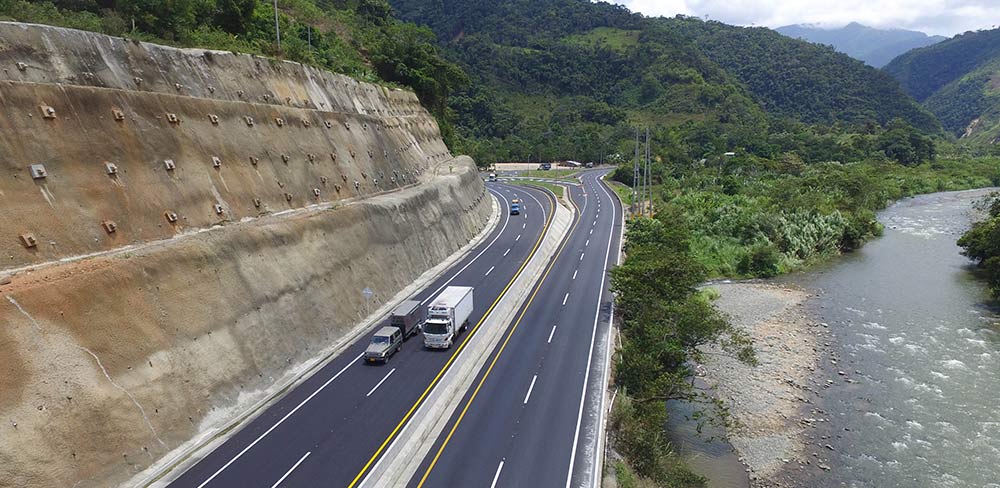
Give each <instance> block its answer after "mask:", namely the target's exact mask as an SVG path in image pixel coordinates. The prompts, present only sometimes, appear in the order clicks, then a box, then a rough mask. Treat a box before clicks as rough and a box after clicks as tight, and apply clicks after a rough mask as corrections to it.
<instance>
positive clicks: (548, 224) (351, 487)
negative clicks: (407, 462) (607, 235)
mask: <svg viewBox="0 0 1000 488" xmlns="http://www.w3.org/2000/svg"><path fill="white" fill-rule="evenodd" d="M528 196H529V197H531V199H532V200H534V201H535V203H537V204H538V208H540V209H544V208H545V207H544V206H543V205H542V202H540V201H539V200H538V199H537V198H535V196H534V195H532V194H531V193H528ZM545 196H546V197H548V200H547V202H548V203H549V205H551V207H552V212H550V213H549V214H548V216H546V215H545V211H544V210H543V211H542V221H543V222H545V224H544V225H543V226H542V232H541V233H540V234H539V236H538V240H537V241H535V245H534V247H532V248H531V252H529V253H528V257H527V258H526V259H525V260H524V262H522V263H521V267H520V268H518V270H517V272H516V273H514V277H513V278H511V279H510V281H508V282H507V286H505V287H504V289H503V290H502V291H501V292H500V294H499V295H498V296H497V298H496V300H494V301H493V303H492V304H491V305H490V307H489V308H488V309H486V313H484V314H483V316H482V317H481V318H480V319H479V322H478V323H476V326H475V327H473V328H472V330H471V331H470V332H469V333H468V334H466V336H465V338H464V339H462V343H461V344H459V345H458V348H457V349H456V350H455V352H454V353H453V354H452V355H451V356H449V357H448V361H446V362H445V364H444V366H442V367H441V369H440V370H439V371H438V373H437V375H436V376H434V379H433V380H431V382H430V384H429V385H427V388H425V389H424V391H423V393H421V394H420V397H419V398H417V400H416V401H415V402H414V403H413V406H411V407H410V409H409V410H408V411H407V412H406V414H405V415H403V418H402V419H400V421H399V422H398V423H397V424H396V427H395V428H393V429H392V432H390V433H389V435H388V436H387V437H386V438H385V440H384V441H382V444H381V445H380V446H379V448H378V449H376V450H375V452H374V453H373V454H372V456H371V457H370V458H369V459H368V462H366V463H365V465H364V467H362V468H361V470H360V471H358V474H357V476H355V477H354V480H353V481H351V484H349V485H347V488H354V487H355V486H357V484H358V482H359V481H362V480H361V478H362V476H365V473H368V470H369V468H371V467H372V465H373V464H374V465H376V466H377V464H376V461H378V463H381V462H382V459H380V458H379V457H380V456H381V455H382V453H383V452H384V451H385V449H386V447H390V443H391V444H392V445H395V443H396V440H397V439H396V434H398V433H399V431H400V430H401V429H402V428H403V427H404V426H405V425H406V423H407V422H408V421H409V420H410V417H412V416H413V413H414V412H416V410H417V408H419V407H420V405H421V404H422V403H423V401H424V399H425V398H427V395H429V394H430V392H431V390H433V389H434V387H435V386H436V385H437V383H438V381H440V380H441V377H442V376H443V375H444V373H445V372H446V371H447V370H448V368H449V367H450V366H451V364H452V363H453V362H455V359H456V358H457V357H458V355H459V354H461V353H462V351H464V350H465V346H466V344H468V342H469V339H470V338H471V337H473V336H474V335H475V334H476V331H477V330H479V327H480V326H482V325H483V322H485V321H486V319H488V318H489V317H490V315H491V314H492V313H493V309H494V308H496V306H497V304H498V303H500V300H501V299H503V297H504V296H505V295H506V294H507V291H508V290H510V287H511V286H513V284H514V281H516V280H517V278H518V277H519V276H521V272H523V271H524V268H525V267H527V266H528V262H529V261H531V258H533V257H534V255H535V253H536V252H537V251H538V248H539V246H541V244H542V241H543V240H544V239H545V234H546V233H547V232H548V230H549V227H551V225H552V218H553V216H554V215H555V209H556V205H558V202H556V200H555V197H553V196H551V195H549V194H547V193H546V194H545ZM574 227H575V225H574ZM570 232H572V229H570ZM565 245H566V239H563V244H562V246H561V247H560V248H559V252H557V253H556V255H555V257H554V258H553V260H552V262H551V263H550V264H549V268H548V271H546V272H545V275H543V277H542V280H543V281H544V278H545V276H547V275H548V272H549V271H551V269H552V266H553V265H554V262H555V258H558V257H559V253H561V252H562V249H563V248H564V247H565ZM537 293H538V288H535V291H534V293H533V294H532V296H531V299H533V298H534V296H535V294H537ZM529 305H530V299H529ZM522 318H523V314H522ZM518 320H519V321H520V319H518ZM514 328H515V329H516V328H517V326H516V325H515V326H514ZM509 341H510V335H508V336H507V341H506V342H504V346H506V343H507V342H509ZM493 363H494V364H495V363H496V359H494V361H493ZM490 367H491V368H492V364H491V365H490ZM479 387H482V383H480V385H479ZM478 391H479V388H478V387H477V389H476V393H478ZM473 398H475V393H473ZM467 409H468V406H467V407H466V410H467ZM464 412H465V410H463V414H464ZM456 426H457V424H456ZM451 433H452V434H454V429H453V430H452V432H451ZM450 437H451V436H450V435H449V438H450ZM445 445H447V442H445ZM443 449H444V447H443V446H442V450H443ZM440 455H441V451H438V456H440ZM434 461H435V462H436V461H437V456H435V458H434ZM432 467H433V464H432ZM428 474H430V469H428V471H427V473H426V474H425V475H424V479H423V480H421V482H420V484H421V486H422V485H423V483H424V480H426V479H427V475H428ZM368 476H371V473H369V474H368ZM367 480H368V477H367V476H365V480H364V482H366V481H367Z"/></svg>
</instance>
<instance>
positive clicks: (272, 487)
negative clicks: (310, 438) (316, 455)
mask: <svg viewBox="0 0 1000 488" xmlns="http://www.w3.org/2000/svg"><path fill="white" fill-rule="evenodd" d="M310 454H312V451H310V452H307V453H306V455H305V456H302V459H299V462H297V463H295V464H294V465H292V467H291V468H289V470H288V471H286V472H285V475H284V476H282V477H281V479H279V480H278V481H275V482H274V484H273V485H271V488H278V485H280V484H281V482H282V481H285V478H287V477H288V475H290V474H292V471H295V468H297V467H299V465H300V464H302V461H305V460H306V458H307V457H309V455H310Z"/></svg>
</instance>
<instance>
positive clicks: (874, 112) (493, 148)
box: [391, 0, 940, 165]
mask: <svg viewBox="0 0 1000 488" xmlns="http://www.w3.org/2000/svg"><path fill="white" fill-rule="evenodd" d="M391 1H392V3H393V5H394V6H395V8H396V9H397V11H398V13H399V15H400V16H401V17H402V18H403V19H404V20H409V21H413V22H417V23H421V24H426V25H428V26H430V27H431V29H433V30H434V32H435V33H437V35H438V37H439V39H441V41H442V49H443V52H444V54H445V55H446V56H447V57H449V59H452V60H454V61H455V62H456V63H458V64H459V65H461V66H462V67H463V69H464V70H465V71H466V72H467V73H468V74H469V76H470V78H471V79H472V80H473V84H472V85H471V86H470V87H469V88H468V89H466V90H462V91H460V92H458V93H457V94H456V95H455V96H453V97H452V98H451V99H450V102H451V105H450V108H451V109H452V111H453V112H454V114H455V117H456V118H455V124H456V130H457V134H458V137H457V141H458V147H457V149H458V150H459V151H460V152H464V153H466V154H470V155H472V156H473V157H474V158H475V159H476V160H477V161H478V162H479V163H480V164H484V165H486V164H489V163H492V162H495V161H540V160H544V161H553V160H560V159H574V160H579V161H601V160H607V159H608V158H609V155H611V156H614V155H628V154H630V153H631V148H632V145H631V144H632V141H633V140H634V132H633V129H631V127H632V126H634V125H636V124H640V125H650V126H653V127H654V128H670V129H675V128H676V129H679V130H680V132H682V133H684V134H697V136H693V137H696V138H699V139H700V140H697V141H694V144H697V145H698V147H699V148H701V149H703V152H718V153H720V154H721V153H722V152H725V151H728V150H735V149H738V148H740V147H743V148H745V149H746V150H747V151H751V152H754V153H756V154H758V155H761V156H763V157H772V156H773V154H769V153H768V152H769V151H770V148H769V147H767V146H765V145H762V144H761V141H764V140H766V139H768V138H769V137H772V136H777V135H784V136H786V137H798V136H799V135H800V134H801V133H802V132H810V131H812V132H815V131H822V132H825V133H833V134H836V135H838V136H840V137H843V138H846V137H848V136H850V135H852V134H866V133H872V132H874V131H876V130H881V129H882V128H883V127H887V126H888V125H890V124H892V123H893V120H896V119H901V120H902V121H903V124H905V125H906V126H908V127H913V128H915V130H916V131H917V132H918V133H919V134H921V135H924V136H927V135H934V134H938V135H940V126H939V124H938V123H937V121H936V120H935V119H934V117H933V116H932V115H930V114H929V113H928V112H927V111H926V110H924V109H923V108H922V107H920V106H919V105H918V104H917V103H916V102H914V101H913V100H912V99H911V98H909V97H908V96H907V95H906V94H905V93H904V92H903V91H902V90H901V89H900V87H899V85H898V83H896V82H895V81H894V80H893V79H892V78H891V77H889V76H887V75H886V74H884V73H882V72H879V71H878V70H875V69H873V68H870V67H867V66H865V65H863V64H862V63H861V62H859V61H856V60H853V59H851V58H849V57H847V56H846V55H843V54H839V53H836V52H834V51H833V50H831V49H829V48H825V47H821V46H816V45H812V44H809V43H806V42H802V41H798V40H794V39H790V38H787V37H784V36H781V35H779V34H777V33H775V32H772V31H769V30H767V29H746V28H740V27H734V26H729V25H725V24H721V23H718V22H703V21H701V20H699V19H695V18H683V17H678V18H673V19H664V18H644V17H642V16H639V15H636V14H632V13H630V12H629V11H628V10H626V9H624V8H623V7H621V6H616V5H610V4H607V3H602V2H597V3H593V2H588V1H582V0H505V1H501V2H497V1H495V0H462V1H459V0H443V1H438V2H426V1H422V0H391ZM803 137H807V136H803ZM708 143H711V144H712V145H709V144H708ZM880 150H881V149H880V148H870V151H868V152H870V153H873V152H878V151H880ZM701 156H702V154H697V155H696V158H700V157H701ZM807 159H808V158H807ZM832 160H840V161H844V160H845V159H843V158H836V157H834V158H833V159H832Z"/></svg>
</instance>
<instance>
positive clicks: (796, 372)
mask: <svg viewBox="0 0 1000 488" xmlns="http://www.w3.org/2000/svg"><path fill="white" fill-rule="evenodd" d="M712 287H714V288H716V289H718V290H719V292H720V294H721V297H720V298H719V299H718V300H717V301H716V305H717V306H718V308H719V309H720V310H721V311H723V312H724V313H726V314H727V315H729V316H730V318H731V319H732V321H733V324H734V325H736V326H737V327H740V328H743V329H745V330H747V331H748V332H749V333H750V335H751V336H752V337H753V340H754V349H755V350H756V351H757V358H758V360H759V361H760V365H759V366H758V367H756V368H751V367H747V366H746V365H743V364H741V363H739V362H738V361H736V360H735V359H733V358H731V357H729V356H726V355H724V354H719V352H720V351H718V350H715V349H711V348H707V349H706V350H705V351H706V352H707V353H709V354H706V360H705V363H704V364H703V365H701V366H700V367H699V368H698V369H699V375H700V376H701V377H702V378H703V379H704V381H705V382H706V383H707V384H708V385H709V386H711V387H713V388H714V389H715V391H716V392H717V396H718V398H720V399H722V400H723V401H724V402H726V403H727V404H728V405H729V407H730V411H731V414H732V416H733V418H734V419H735V420H736V421H737V422H738V424H739V425H738V426H737V427H736V428H734V429H732V431H730V432H729V441H730V443H731V444H732V445H733V447H734V448H735V449H736V451H737V453H738V454H739V456H740V460H741V461H742V462H743V463H744V464H745V465H746V467H747V471H748V473H749V475H750V479H751V484H752V486H761V487H763V486H797V485H796V483H795V482H794V481H793V479H792V478H791V477H790V476H791V475H793V474H794V473H795V472H796V471H798V470H799V469H829V468H828V466H827V465H826V464H825V462H824V460H823V459H822V456H823V453H822V452H817V449H815V448H814V447H813V448H811V447H812V446H811V444H814V443H815V439H813V435H812V432H811V431H812V430H813V428H814V427H815V426H816V425H818V424H822V423H823V422H826V418H825V414H824V412H823V410H822V409H821V408H819V407H818V406H816V403H817V401H818V399H819V396H818V392H819V391H821V390H822V389H823V387H824V386H825V385H826V384H827V382H828V380H827V378H825V377H824V373H823V371H822V368H820V365H819V362H820V360H821V358H822V357H824V356H825V355H826V352H825V349H826V348H827V346H828V345H829V340H828V339H826V337H827V336H828V334H829V332H828V329H827V327H826V325H825V324H822V323H818V322H816V321H814V320H812V319H811V318H810V316H809V314H808V312H807V310H806V309H805V307H804V305H805V302H806V300H807V299H808V298H809V297H810V295H809V293H807V292H805V291H802V290H796V289H791V288H786V287H782V286H776V285H771V284H764V283H752V282H746V283H719V284H714V285H712ZM830 381H832V380H830ZM820 445H822V444H820Z"/></svg>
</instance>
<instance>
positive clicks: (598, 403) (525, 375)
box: [409, 172, 622, 488]
mask: <svg viewBox="0 0 1000 488" xmlns="http://www.w3.org/2000/svg"><path fill="white" fill-rule="evenodd" d="M601 174H603V172H587V173H584V175H583V177H582V182H583V184H582V185H579V186H571V187H570V195H571V197H572V200H573V203H574V204H575V205H576V206H577V207H578V209H579V213H578V214H577V216H576V220H575V221H574V223H573V225H572V227H571V228H570V234H569V235H568V236H567V239H566V241H564V244H563V247H562V248H561V250H560V251H559V252H558V254H557V255H556V258H555V260H554V261H553V262H552V263H551V264H550V266H551V268H550V269H549V270H548V271H547V272H546V273H545V274H544V275H543V278H542V280H541V281H540V283H538V284H536V285H535V286H536V290H535V291H534V292H533V294H532V295H530V297H529V300H528V301H527V302H526V303H525V304H524V305H523V306H522V309H521V310H520V311H519V313H518V315H517V317H518V318H517V319H516V321H515V323H514V324H513V325H512V326H511V329H510V331H509V332H508V336H507V337H506V338H505V339H504V340H503V341H501V343H500V345H499V346H498V347H497V349H496V350H495V351H494V352H493V357H492V358H491V359H490V360H489V361H487V363H486V364H487V367H486V368H485V369H484V371H482V372H480V373H479V377H478V378H477V380H476V381H474V382H473V387H472V388H471V389H470V391H469V392H467V393H466V395H465V398H464V399H463V401H462V404H460V405H459V407H458V409H457V410H456V412H455V414H454V415H453V416H452V419H451V420H450V421H449V423H448V425H447V426H446V427H445V429H444V431H443V432H442V434H441V436H440V438H439V439H437V442H436V443H435V445H434V446H433V447H432V448H431V450H430V451H429V454H428V456H427V458H426V459H424V460H423V462H422V464H421V466H420V468H419V469H418V470H417V472H416V475H415V476H414V478H413V479H412V480H411V481H410V484H409V486H411V487H418V488H423V487H564V486H565V487H571V486H572V487H584V486H586V487H589V486H598V481H599V476H600V473H601V469H600V468H601V467H600V451H601V446H600V439H601V436H600V435H599V433H600V432H601V429H602V428H603V422H604V414H603V412H604V410H605V409H606V405H605V404H604V401H603V399H604V392H605V384H606V381H607V378H606V375H605V372H606V369H605V367H604V364H605V362H606V361H607V357H608V356H607V354H608V346H609V342H610V330H611V328H610V322H611V319H612V317H611V314H612V313H613V312H612V306H611V301H612V296H611V293H610V292H609V291H608V273H607V271H608V270H609V269H611V268H612V267H613V266H614V265H615V263H616V262H617V260H618V258H619V249H620V244H621V243H620V236H621V234H620V232H621V225H622V209H621V206H620V202H619V201H618V199H617V198H616V197H615V196H613V195H612V194H611V190H609V189H608V188H607V187H606V186H605V185H604V183H603V181H601V180H600V175H601Z"/></svg>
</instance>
